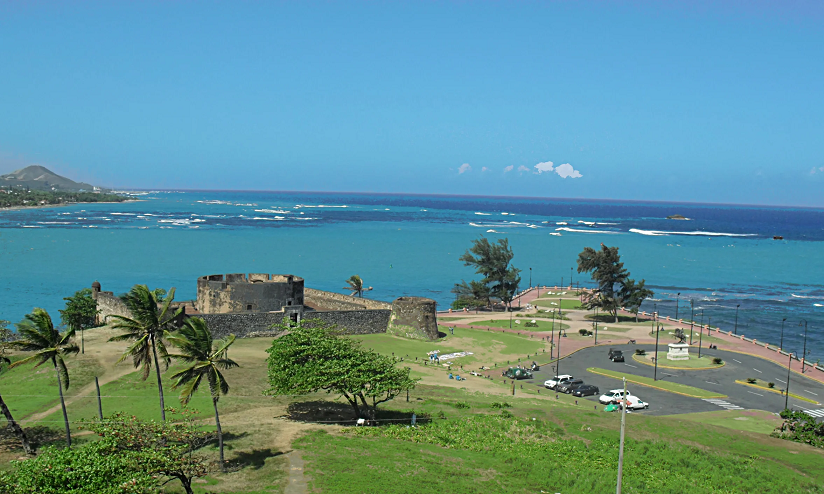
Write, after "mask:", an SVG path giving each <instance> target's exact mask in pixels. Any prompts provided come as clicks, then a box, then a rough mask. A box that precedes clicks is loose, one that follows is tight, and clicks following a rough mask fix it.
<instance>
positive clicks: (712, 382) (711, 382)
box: [704, 381, 720, 386]
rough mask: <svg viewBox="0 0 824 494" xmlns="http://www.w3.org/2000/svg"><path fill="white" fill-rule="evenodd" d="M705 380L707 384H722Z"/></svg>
mask: <svg viewBox="0 0 824 494" xmlns="http://www.w3.org/2000/svg"><path fill="white" fill-rule="evenodd" d="M704 382H705V383H707V384H715V385H716V386H720V384H718V383H713V382H709V381H704Z"/></svg>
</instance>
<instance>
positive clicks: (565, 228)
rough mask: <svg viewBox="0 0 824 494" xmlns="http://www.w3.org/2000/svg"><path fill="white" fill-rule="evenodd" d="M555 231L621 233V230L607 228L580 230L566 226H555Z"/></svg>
mask: <svg viewBox="0 0 824 494" xmlns="http://www.w3.org/2000/svg"><path fill="white" fill-rule="evenodd" d="M555 231H556V232H557V231H562V232H575V233H611V234H616V233H621V232H613V231H609V230H580V229H577V228H567V227H561V228H556V229H555Z"/></svg>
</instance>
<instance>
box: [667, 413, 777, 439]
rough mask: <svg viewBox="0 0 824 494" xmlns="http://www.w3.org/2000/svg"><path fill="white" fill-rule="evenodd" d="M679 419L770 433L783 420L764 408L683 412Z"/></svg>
mask: <svg viewBox="0 0 824 494" xmlns="http://www.w3.org/2000/svg"><path fill="white" fill-rule="evenodd" d="M678 418H679V419H684V420H693V421H695V422H698V423H700V424H711V425H717V426H720V427H726V428H728V429H733V430H737V431H747V432H756V433H759V434H769V433H770V432H772V431H773V430H775V428H776V427H778V426H779V425H781V422H782V420H781V419H780V418H779V417H776V416H775V414H774V413H770V412H765V411H763V410H719V411H717V412H698V413H682V414H680V415H678Z"/></svg>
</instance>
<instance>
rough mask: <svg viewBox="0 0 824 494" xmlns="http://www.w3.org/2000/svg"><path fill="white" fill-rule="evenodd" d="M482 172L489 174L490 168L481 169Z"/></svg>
mask: <svg viewBox="0 0 824 494" xmlns="http://www.w3.org/2000/svg"><path fill="white" fill-rule="evenodd" d="M481 171H482V172H488V171H489V168H487V167H483V168H481Z"/></svg>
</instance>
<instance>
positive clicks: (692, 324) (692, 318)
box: [690, 299, 695, 345]
mask: <svg viewBox="0 0 824 494" xmlns="http://www.w3.org/2000/svg"><path fill="white" fill-rule="evenodd" d="M694 302H695V301H694V300H693V299H690V345H692V330H693V329H694V327H695V326H694V324H695V306H694Z"/></svg>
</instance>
